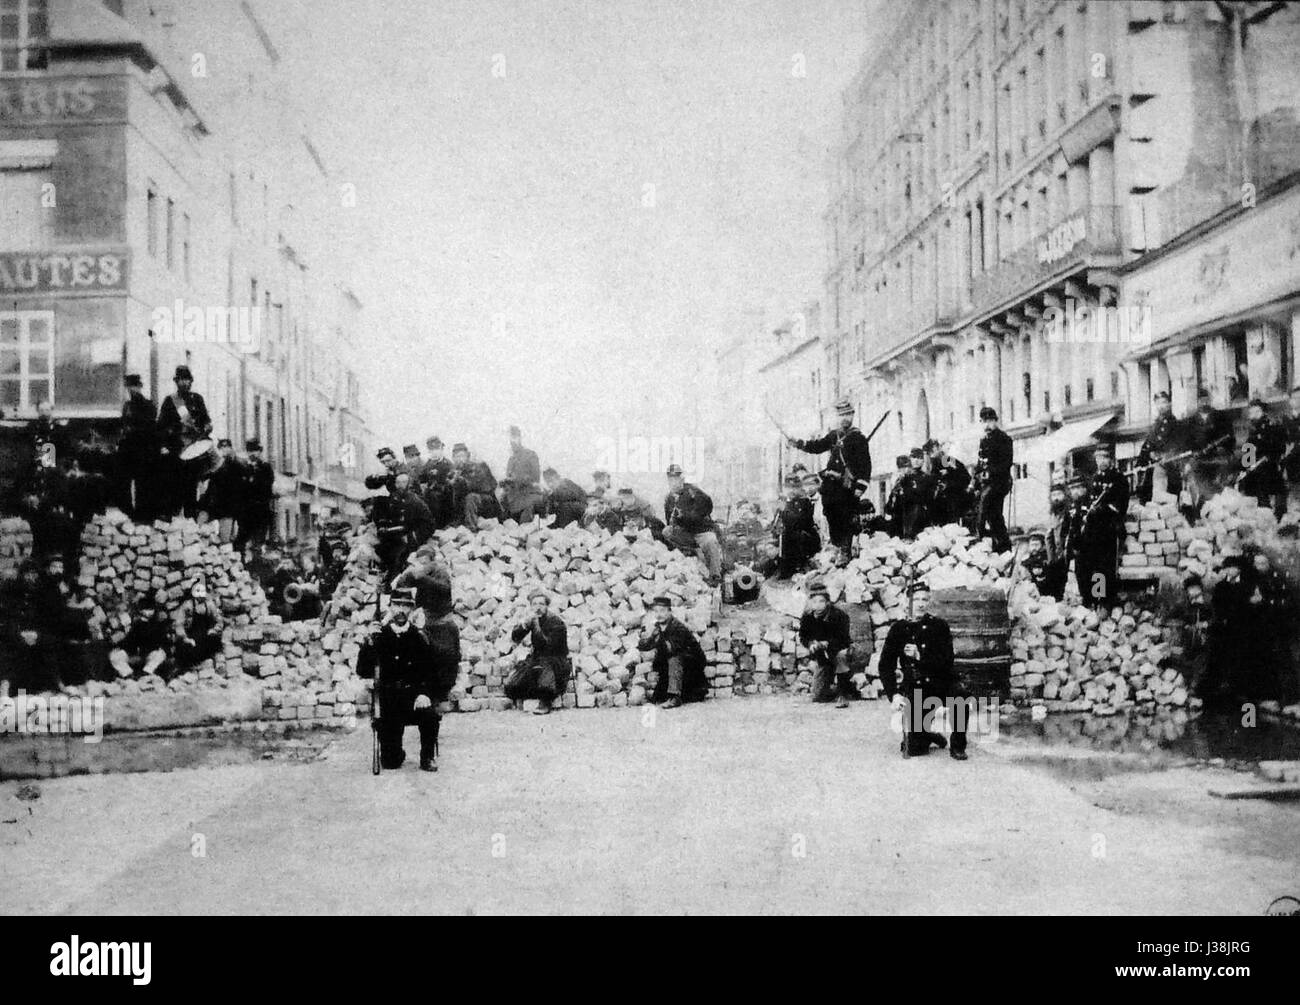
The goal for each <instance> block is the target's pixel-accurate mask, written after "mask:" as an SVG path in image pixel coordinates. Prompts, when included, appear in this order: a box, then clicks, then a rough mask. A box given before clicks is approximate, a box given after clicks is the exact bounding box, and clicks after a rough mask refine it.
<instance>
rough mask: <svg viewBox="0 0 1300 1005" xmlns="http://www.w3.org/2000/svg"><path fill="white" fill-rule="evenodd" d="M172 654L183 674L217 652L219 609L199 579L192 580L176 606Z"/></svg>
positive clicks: (219, 647) (219, 631) (219, 641)
mask: <svg viewBox="0 0 1300 1005" xmlns="http://www.w3.org/2000/svg"><path fill="white" fill-rule="evenodd" d="M175 622H176V624H175V631H174V636H173V637H174V639H175V650H174V651H175V654H176V666H177V669H178V670H179V671H180V672H181V673H184V672H185V671H186V670H192V669H194V668H195V667H197V666H198V665H199V664H200V663H202V662H203V661H204V660H210V659H214V658H215V657H216V656H217V654H218V653H220V652H221V627H222V617H221V610H220V608H218V607H217V605H216V604H215V603H213V602H212V599H211V598H210V597H209V596H208V587H207V584H206V583H204V582H203V580H201V579H198V580H195V581H194V585H192V586H191V587H190V596H189V599H188V600H186V601H185V603H183V604H181V606H180V607H178V608H177V609H176V618H175Z"/></svg>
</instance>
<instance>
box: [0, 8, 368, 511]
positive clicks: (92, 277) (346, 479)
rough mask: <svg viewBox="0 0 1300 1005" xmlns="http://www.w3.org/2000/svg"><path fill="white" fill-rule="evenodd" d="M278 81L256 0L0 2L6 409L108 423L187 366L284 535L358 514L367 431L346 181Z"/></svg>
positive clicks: (360, 313) (1, 378)
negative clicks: (265, 488) (256, 442)
mask: <svg viewBox="0 0 1300 1005" xmlns="http://www.w3.org/2000/svg"><path fill="white" fill-rule="evenodd" d="M278 73H279V54H278V53H277V52H276V50H275V47H274V44H273V43H272V41H271V39H270V37H269V36H268V34H267V32H266V31H265V29H264V28H263V26H262V25H261V24H260V23H259V22H258V20H257V17H256V14H255V12H254V9H253V7H252V6H251V5H250V4H248V3H240V4H233V3H230V4H225V3H222V4H211V5H208V4H202V5H198V4H196V5H187V4H178V3H171V2H156V3H145V2H141V0H117V2H112V0H106V2H95V0H59V2H48V3H47V2H46V0H5V2H4V4H3V10H2V11H0V409H3V411H4V412H5V414H6V416H7V417H9V418H11V419H12V418H14V417H19V418H22V417H27V416H31V415H33V414H35V409H36V406H37V404H38V403H39V401H40V400H42V399H48V400H49V401H51V403H52V404H53V407H54V412H55V415H56V416H58V417H63V418H71V419H87V420H89V419H111V418H112V417H115V416H117V415H118V414H119V413H120V408H121V400H122V390H121V387H122V377H123V375H124V374H126V373H130V372H138V373H140V374H141V376H142V377H143V378H144V381H145V385H146V392H147V393H148V394H149V395H150V396H151V397H153V398H154V399H155V400H159V399H161V397H163V396H164V395H166V394H167V393H169V392H170V391H171V390H173V385H172V382H171V377H172V373H173V370H174V368H175V367H176V366H177V365H178V364H181V363H185V364H187V365H189V366H190V368H191V369H192V370H193V372H194V375H195V389H196V390H197V391H199V392H200V393H202V394H203V395H204V397H205V398H206V400H207V402H208V405H209V408H210V410H211V412H212V416H213V421H214V423H215V427H216V429H215V435H216V436H229V437H230V438H231V439H232V440H235V441H236V442H237V445H238V446H239V447H240V448H242V446H243V444H242V441H243V440H245V439H248V438H252V437H254V436H256V437H259V438H260V439H261V440H262V441H263V443H264V445H265V448H266V451H267V455H268V457H269V459H270V460H271V462H272V464H273V465H274V466H275V468H276V471H277V491H278V492H279V493H280V500H279V513H278V515H277V517H278V518H277V528H278V531H279V533H280V534H281V535H282V536H285V537H292V536H296V535H299V534H301V533H304V532H306V531H308V530H310V529H311V528H312V527H313V526H314V525H315V524H316V523H317V522H318V520H319V519H320V518H321V517H324V516H327V515H330V514H334V513H356V512H358V506H357V503H358V500H359V499H360V497H361V494H362V493H361V486H360V482H359V480H358V479H359V477H360V473H361V470H362V466H363V465H365V464H366V463H367V461H368V454H369V452H370V446H371V440H372V437H371V434H370V431H369V428H368V426H367V425H366V420H365V416H364V413H363V412H362V403H361V393H360V388H359V386H358V382H357V377H356V369H355V362H354V359H355V354H356V353H357V352H358V351H360V349H361V347H362V345H363V344H364V340H365V337H366V332H365V323H366V322H365V312H364V310H363V308H362V305H361V303H360V302H359V301H358V299H357V298H356V296H355V295H354V294H353V293H351V292H350V290H349V289H348V287H347V286H346V279H345V272H344V271H343V269H342V268H341V267H340V263H339V262H338V261H337V249H336V245H337V244H338V241H339V236H338V230H339V227H340V223H341V219H342V215H343V214H342V208H341V204H340V195H341V193H340V186H339V184H338V182H337V180H336V179H335V178H333V177H332V176H331V174H330V172H329V170H328V168H327V167H326V165H325V164H324V163H323V161H322V159H321V157H320V155H319V153H318V152H317V151H316V149H315V148H314V147H313V145H312V143H311V140H310V138H309V136H308V131H307V129H306V128H305V127H304V126H303V124H302V123H301V122H299V121H298V120H297V119H296V118H295V116H294V115H293V114H292V112H291V110H290V109H289V107H288V105H287V104H286V102H285V99H284V88H283V81H281V80H280V79H279V77H278Z"/></svg>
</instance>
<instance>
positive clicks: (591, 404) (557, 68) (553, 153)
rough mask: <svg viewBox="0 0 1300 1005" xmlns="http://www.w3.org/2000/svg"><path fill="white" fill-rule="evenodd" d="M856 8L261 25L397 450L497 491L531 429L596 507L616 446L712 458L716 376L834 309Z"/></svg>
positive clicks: (489, 0)
mask: <svg viewBox="0 0 1300 1005" xmlns="http://www.w3.org/2000/svg"><path fill="white" fill-rule="evenodd" d="M868 6H869V4H868V3H866V2H865V0H699V2H691V0H656V2H649V3H648V2H646V0H586V2H579V0H530V2H524V0H513V2H512V0H435V2H430V0H383V2H372V0H313V2H311V3H288V2H283V0H278V2H275V3H265V2H264V3H261V4H259V6H258V12H259V16H261V17H263V18H264V19H265V20H266V21H267V23H268V26H269V27H270V29H271V33H272V36H273V37H274V39H275V41H276V44H277V46H278V47H279V48H280V50H281V52H282V55H283V56H284V60H285V69H286V70H287V71H288V76H289V77H290V79H291V80H294V81H296V82H298V87H299V93H298V103H299V104H300V105H302V106H303V108H304V110H305V111H306V113H307V115H308V116H309V117H310V118H311V119H313V120H314V135H316V136H317V137H318V140H319V145H320V147H321V149H322V151H323V153H324V156H325V158H326V160H327V162H328V163H329V164H330V165H331V167H333V168H334V169H335V170H336V171H337V172H338V173H339V175H340V176H341V178H343V179H345V180H348V179H354V180H355V181H356V182H357V184H358V187H359V189H360V199H361V204H362V208H363V209H365V210H366V211H367V212H368V214H369V216H368V218H367V219H368V223H369V224H370V226H371V228H372V235H371V241H372V245H373V246H372V247H371V248H370V249H369V250H368V253H367V254H366V255H365V256H364V257H362V258H360V259H359V260H358V261H357V262H356V263H355V264H356V275H355V276H354V282H355V285H356V288H357V289H358V291H359V293H360V294H361V296H362V298H363V300H364V301H365V303H366V305H367V307H368V308H369V309H370V310H371V311H372V313H373V315H374V318H375V320H376V321H377V324H376V326H375V327H376V337H377V339H378V341H377V344H376V345H375V346H374V352H372V353H369V354H368V359H367V369H366V371H365V372H364V375H363V377H364V380H365V389H366V394H367V399H368V403H369V407H370V409H371V412H372V415H373V419H374V425H375V429H376V431H377V432H378V433H379V435H380V437H381V439H382V440H383V441H385V442H391V443H392V444H393V445H395V446H400V444H401V443H403V442H411V441H418V442H420V443H421V444H422V443H423V441H424V438H425V437H426V436H427V435H429V434H431V433H438V434H440V435H441V436H442V437H443V439H444V440H447V441H449V442H450V441H451V440H465V441H467V442H469V443H470V446H471V448H472V449H474V450H475V452H476V453H479V454H480V455H481V456H484V457H485V458H486V459H487V460H488V461H489V462H491V463H493V464H494V466H495V465H500V464H503V463H504V458H505V455H506V453H507V443H506V435H505V430H506V427H507V426H508V425H510V424H511V423H517V424H518V425H520V426H522V427H523V429H524V433H525V439H526V441H527V442H528V443H529V444H530V445H531V446H533V447H534V448H535V449H537V450H538V452H539V453H540V454H541V458H542V462H543V464H547V463H551V464H554V465H555V466H556V467H558V468H560V470H561V472H562V473H565V474H568V475H570V476H571V477H574V478H575V479H576V480H578V481H580V482H584V483H585V482H586V480H587V474H588V473H589V472H590V470H591V466H592V464H593V462H594V460H595V454H596V441H597V438H598V437H601V436H609V437H615V436H617V435H618V432H619V429H620V427H623V428H625V429H626V430H627V432H628V434H629V435H642V436H695V435H704V436H706V437H707V435H708V427H709V425H710V421H709V420H710V418H711V415H710V412H709V409H710V408H711V406H712V399H713V398H714V397H715V394H714V389H713V387H712V385H711V384H710V383H709V382H708V371H707V361H708V360H709V358H710V357H711V354H712V350H713V349H714V348H716V347H717V346H718V345H720V344H723V343H725V342H727V341H729V340H730V339H732V338H734V337H735V336H736V335H737V334H740V333H741V331H742V330H743V327H744V325H745V324H746V314H747V312H749V313H750V316H751V317H752V312H753V310H754V309H755V308H760V309H761V308H764V307H767V308H769V309H780V308H781V307H783V306H785V305H788V306H789V308H790V309H793V308H794V307H795V306H797V305H798V304H799V303H800V302H801V301H802V300H804V299H806V298H807V297H809V296H816V295H819V294H820V290H821V283H822V276H823V274H824V271H825V266H826V263H825V253H824V238H823V231H822V222H821V214H822V211H823V210H824V208H825V201H826V180H825V157H826V153H827V150H828V148H829V146H830V144H831V142H832V140H833V137H834V135H835V131H836V130H837V128H838V126H837V119H836V115H837V112H838V106H839V92H840V90H841V88H842V87H843V86H844V84H845V83H846V82H847V81H848V79H849V78H850V77H851V76H852V74H853V72H854V71H855V69H856V67H857V63H858V60H859V58H860V56H861V53H862V51H863V49H864V47H865V46H866V44H867V38H868V27H869V25H868V19H867V15H866V13H865V11H866V10H867V8H868ZM800 69H802V70H803V71H804V72H805V75H798V72H797V71H798V70H800ZM494 71H495V75H494ZM501 73H504V77H502V76H501V75H500V74H501ZM649 186H653V188H650V187H649ZM697 406H698V408H699V409H700V411H699V412H698V413H697V412H696V410H695V409H696V407H697Z"/></svg>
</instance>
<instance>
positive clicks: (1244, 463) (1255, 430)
mask: <svg viewBox="0 0 1300 1005" xmlns="http://www.w3.org/2000/svg"><path fill="white" fill-rule="evenodd" d="M1247 413H1248V415H1249V418H1250V432H1249V433H1248V434H1247V436H1246V445H1245V448H1244V449H1243V450H1242V454H1241V467H1242V470H1241V474H1240V475H1238V476H1237V488H1239V489H1240V490H1241V491H1242V492H1243V493H1245V494H1246V495H1248V496H1254V497H1255V499H1256V500H1257V501H1258V502H1259V504H1260V505H1261V506H1271V507H1272V509H1273V514H1274V515H1275V516H1277V517H1278V518H1279V519H1281V518H1282V517H1283V516H1285V515H1286V483H1285V482H1284V481H1283V480H1282V455H1283V454H1285V453H1286V430H1285V429H1284V428H1283V427H1282V424H1281V423H1280V422H1277V421H1275V420H1274V419H1273V418H1272V417H1271V416H1270V415H1269V414H1268V412H1267V411H1265V409H1264V403H1263V402H1262V401H1260V400H1259V399H1258V398H1255V399H1254V400H1253V401H1251V403H1250V405H1249V407H1248V409H1247Z"/></svg>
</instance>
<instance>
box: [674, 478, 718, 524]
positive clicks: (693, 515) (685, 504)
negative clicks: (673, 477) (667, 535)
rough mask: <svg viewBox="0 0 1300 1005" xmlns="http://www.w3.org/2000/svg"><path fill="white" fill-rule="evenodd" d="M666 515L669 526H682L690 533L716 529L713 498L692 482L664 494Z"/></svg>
mask: <svg viewBox="0 0 1300 1005" xmlns="http://www.w3.org/2000/svg"><path fill="white" fill-rule="evenodd" d="M664 516H666V517H667V518H668V526H669V527H680V528H681V529H682V530H684V531H686V532H687V533H688V534H704V533H706V532H708V531H711V530H716V529H717V528H716V527H715V525H714V523H713V500H712V499H711V498H709V495H708V493H706V492H704V491H703V490H701V489H698V488H696V487H695V486H694V485H691V484H690V483H684V484H683V485H682V487H681V489H680V490H678V491H676V492H669V493H668V494H667V495H666V496H664Z"/></svg>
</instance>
